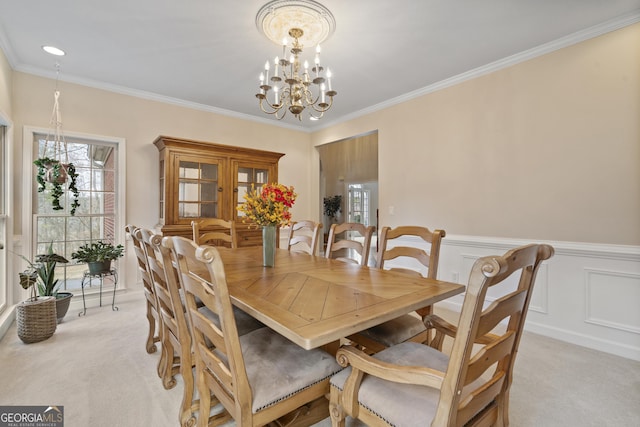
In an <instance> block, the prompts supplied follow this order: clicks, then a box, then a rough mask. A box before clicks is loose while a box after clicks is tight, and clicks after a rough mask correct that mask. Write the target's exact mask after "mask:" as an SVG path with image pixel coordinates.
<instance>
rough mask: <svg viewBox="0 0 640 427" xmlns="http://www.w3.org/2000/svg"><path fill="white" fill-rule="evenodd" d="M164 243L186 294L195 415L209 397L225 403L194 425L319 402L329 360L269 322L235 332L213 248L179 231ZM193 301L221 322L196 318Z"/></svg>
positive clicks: (273, 414) (251, 418)
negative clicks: (197, 401)
mask: <svg viewBox="0 0 640 427" xmlns="http://www.w3.org/2000/svg"><path fill="white" fill-rule="evenodd" d="M162 244H163V245H164V246H165V247H167V248H169V249H171V251H172V257H173V259H174V260H175V261H176V262H177V267H178V277H179V280H180V284H181V286H182V289H183V290H184V293H185V302H186V306H187V313H188V316H189V319H190V324H191V327H192V334H193V339H194V356H195V361H196V372H195V374H196V375H195V378H196V382H197V386H198V392H199V394H200V414H205V413H209V412H210V409H211V407H212V402H211V400H210V398H209V396H211V395H214V396H215V397H216V399H217V401H219V402H220V403H221V404H222V407H223V408H224V410H223V411H222V412H219V413H217V414H216V415H213V416H212V417H211V418H210V419H207V417H203V416H200V417H199V418H198V425H199V426H201V427H204V426H207V425H209V424H214V425H219V423H222V422H225V421H226V420H227V419H231V418H233V419H234V420H235V423H236V425H238V426H262V425H266V424H268V423H270V422H272V421H274V420H276V419H278V418H280V417H281V416H283V415H286V414H288V413H291V412H292V411H295V410H297V409H298V408H300V407H301V406H303V405H307V404H310V403H311V402H313V401H315V400H317V399H325V397H324V396H325V395H326V394H327V393H328V392H329V378H330V377H331V376H332V375H333V374H335V373H336V372H338V371H339V370H340V369H341V368H340V366H339V365H338V364H337V363H336V361H335V359H334V357H332V356H331V355H329V354H328V353H326V352H325V351H323V350H320V349H314V350H305V349H303V348H302V347H299V346H297V345H296V344H294V343H293V342H291V341H289V340H288V339H286V338H285V337H283V336H282V335H280V334H278V333H276V332H274V331H273V330H271V329H269V328H267V327H264V328H261V329H258V330H255V331H253V332H250V333H248V334H245V335H242V336H240V335H239V333H238V328H237V322H236V319H235V318H234V316H233V314H232V313H233V309H232V305H231V298H230V296H229V290H228V288H227V281H226V277H225V270H224V265H223V264H222V260H221V259H220V255H219V252H218V249H217V248H215V247H211V246H197V245H196V244H195V243H193V241H191V240H188V239H184V238H182V237H179V236H173V237H167V238H165V239H163V241H162ZM204 276H208V277H204ZM196 299H200V300H201V301H202V302H203V303H204V306H205V307H207V308H208V309H209V310H211V311H212V312H214V313H216V314H217V315H218V316H219V318H220V324H219V325H215V324H213V323H212V322H211V321H210V320H209V319H208V318H207V317H205V316H203V315H202V313H201V312H200V310H198V308H197V305H196Z"/></svg>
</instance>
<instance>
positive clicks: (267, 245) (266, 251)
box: [262, 225, 276, 267]
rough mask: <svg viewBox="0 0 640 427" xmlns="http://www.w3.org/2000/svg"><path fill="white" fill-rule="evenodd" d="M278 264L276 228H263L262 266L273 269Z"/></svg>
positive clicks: (268, 226) (273, 226)
mask: <svg viewBox="0 0 640 427" xmlns="http://www.w3.org/2000/svg"><path fill="white" fill-rule="evenodd" d="M275 263H276V226H275V225H265V226H263V227H262V265H263V266H265V267H273V266H274V265H275Z"/></svg>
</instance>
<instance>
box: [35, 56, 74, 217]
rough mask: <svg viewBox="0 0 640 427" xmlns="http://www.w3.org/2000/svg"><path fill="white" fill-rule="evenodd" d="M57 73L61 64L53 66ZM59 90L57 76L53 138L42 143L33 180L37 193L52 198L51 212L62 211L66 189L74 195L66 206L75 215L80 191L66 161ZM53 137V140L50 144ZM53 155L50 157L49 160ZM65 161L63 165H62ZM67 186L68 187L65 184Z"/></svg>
mask: <svg viewBox="0 0 640 427" xmlns="http://www.w3.org/2000/svg"><path fill="white" fill-rule="evenodd" d="M56 68H57V73H58V74H59V73H60V64H56ZM59 97H60V91H58V78H57V77H56V90H55V91H54V102H53V113H52V115H51V121H50V123H51V125H52V126H53V128H54V129H55V130H54V132H53V135H52V134H51V133H49V134H48V135H47V138H46V140H45V145H44V148H43V151H42V154H41V155H40V157H39V158H38V159H36V160H34V162H33V164H34V165H36V166H37V168H38V172H37V175H36V181H37V182H38V193H44V192H45V191H47V189H48V190H49V192H50V196H51V205H52V207H53V210H54V211H59V210H63V209H64V206H62V204H61V203H60V198H61V197H62V196H63V195H64V192H65V189H67V190H68V191H69V193H70V194H73V198H72V200H71V203H70V205H69V213H70V214H71V216H74V215H75V213H76V209H77V208H78V207H80V201H79V200H78V198H79V192H78V187H77V178H78V173H77V172H76V167H75V165H74V164H73V163H71V162H69V153H68V151H67V142H66V141H65V139H64V135H63V133H62V120H61V118H60V103H59ZM50 136H53V141H50ZM50 142H51V143H52V145H53V147H52V149H53V150H52V151H53V153H52V152H51V150H49V143H50ZM49 156H52V157H49ZM63 159H64V162H63ZM67 183H68V185H67Z"/></svg>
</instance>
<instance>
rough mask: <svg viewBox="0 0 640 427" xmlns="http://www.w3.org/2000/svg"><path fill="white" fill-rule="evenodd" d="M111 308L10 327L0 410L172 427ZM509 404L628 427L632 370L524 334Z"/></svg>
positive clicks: (536, 415) (140, 324)
mask: <svg viewBox="0 0 640 427" xmlns="http://www.w3.org/2000/svg"><path fill="white" fill-rule="evenodd" d="M116 305H117V306H119V307H120V310H119V311H116V312H114V311H111V307H110V305H107V306H105V307H101V308H98V307H96V308H89V309H87V315H86V317H78V316H77V310H76V309H74V307H72V309H71V310H70V311H69V313H68V314H67V316H66V317H65V320H64V321H63V323H61V324H59V325H58V329H57V331H56V333H55V335H54V336H53V337H51V338H50V339H48V340H46V341H43V342H41V343H36V344H29V345H26V344H23V343H22V341H20V340H19V338H18V337H17V334H16V327H15V324H14V325H13V326H12V327H11V328H10V329H9V331H8V332H7V334H6V335H5V337H4V338H3V339H2V341H0V384H1V385H0V405H47V406H48V405H64V411H65V426H66V427H87V426H92V427H102V426H104V427H116V426H123V427H128V426H154V427H165V426H166V427H177V426H178V424H179V423H178V415H177V414H178V408H179V406H180V401H181V398H182V382H181V381H180V380H178V385H177V386H176V387H175V388H174V389H172V390H165V389H164V388H163V387H162V384H161V382H160V379H159V378H158V376H157V374H156V365H157V361H158V358H159V352H157V353H155V354H151V355H149V354H147V353H146V351H145V349H144V344H143V343H144V339H145V336H146V328H147V326H146V319H145V317H144V297H143V295H142V292H141V291H129V292H127V293H126V294H123V295H118V296H117V298H116ZM178 378H179V377H178ZM510 401H511V405H510V418H511V425H512V426H515V427H555V426H581V427H590V426H593V427H603V426H615V427H618V426H619V427H626V426H631V425H637V423H638V420H639V419H640V362H635V361H632V360H628V359H624V358H620V357H617V356H612V355H609V354H605V353H601V352H598V351H594V350H590V349H585V348H583V347H578V346H574V345H570V344H566V343H564V342H560V341H556V340H553V339H549V338H546V337H542V336H539V335H535V334H531V333H525V335H524V337H523V338H522V342H521V345H520V352H519V355H518V360H517V361H516V371H515V378H514V381H513V386H512V391H511V399H510ZM231 425H233V424H231ZM317 426H321V427H326V426H330V422H329V421H328V420H326V421H323V422H321V423H319V424H318V425H317Z"/></svg>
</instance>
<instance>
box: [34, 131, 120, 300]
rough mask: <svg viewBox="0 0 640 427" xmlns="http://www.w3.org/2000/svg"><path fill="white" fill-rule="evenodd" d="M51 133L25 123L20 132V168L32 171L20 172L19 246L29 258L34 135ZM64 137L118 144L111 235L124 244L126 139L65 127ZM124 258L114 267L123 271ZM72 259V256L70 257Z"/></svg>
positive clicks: (35, 214) (35, 216)
mask: <svg viewBox="0 0 640 427" xmlns="http://www.w3.org/2000/svg"><path fill="white" fill-rule="evenodd" d="M48 133H50V130H49V129H46V128H39V127H34V126H24V128H23V133H22V169H23V171H31V173H24V174H23V181H22V202H23V203H22V207H23V209H22V246H23V248H24V253H25V254H29V255H27V256H28V257H30V259H33V257H34V253H33V251H34V248H35V241H36V236H35V227H36V221H37V213H36V212H34V201H35V198H36V197H37V194H36V193H35V192H36V191H37V190H36V187H35V179H34V175H35V169H34V166H33V161H34V160H35V159H34V149H33V144H34V138H35V136H36V135H37V134H44V135H47V134H48ZM64 134H65V137H67V138H77V139H84V140H87V141H95V142H99V143H108V144H113V145H116V146H117V153H118V154H117V159H116V168H115V174H116V176H117V177H118V178H117V183H116V188H117V194H116V209H115V235H114V243H115V244H122V245H125V230H124V227H125V223H126V218H125V212H126V182H127V179H126V170H127V167H126V140H125V139H124V138H120V137H115V136H104V135H95V134H87V133H80V132H68V131H65V133H64ZM122 260H123V258H120V259H118V260H116V263H115V267H116V268H118V270H120V271H123V269H122V266H123V265H124V264H122V265H121V263H123V261H122ZM70 261H71V260H70ZM121 288H126V285H125V284H124V282H123V283H122V286H121Z"/></svg>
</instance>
